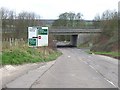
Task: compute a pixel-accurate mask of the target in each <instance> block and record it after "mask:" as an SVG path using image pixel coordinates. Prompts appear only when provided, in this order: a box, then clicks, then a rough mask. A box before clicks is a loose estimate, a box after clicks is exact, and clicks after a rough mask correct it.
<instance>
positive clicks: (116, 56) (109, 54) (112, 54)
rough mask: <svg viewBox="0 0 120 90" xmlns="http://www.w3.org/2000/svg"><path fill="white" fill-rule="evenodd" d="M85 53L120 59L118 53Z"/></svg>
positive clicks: (119, 53)
mask: <svg viewBox="0 0 120 90" xmlns="http://www.w3.org/2000/svg"><path fill="white" fill-rule="evenodd" d="M87 53H89V54H92V53H94V54H99V55H105V56H110V57H113V58H117V59H118V58H119V57H120V52H93V51H87Z"/></svg>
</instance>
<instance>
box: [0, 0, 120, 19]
mask: <svg viewBox="0 0 120 90" xmlns="http://www.w3.org/2000/svg"><path fill="white" fill-rule="evenodd" d="M119 1H120V0H0V7H5V8H8V9H10V10H14V11H16V12H17V13H19V12H21V11H28V12H35V13H36V14H39V15H40V16H41V18H42V19H56V18H58V16H59V14H61V13H64V12H70V11H72V12H74V13H78V12H80V13H82V14H83V18H84V19H86V20H92V19H93V18H94V16H95V15H96V14H100V15H101V14H102V13H103V11H105V10H108V9H109V10H114V9H115V10H116V11H117V10H118V2H119Z"/></svg>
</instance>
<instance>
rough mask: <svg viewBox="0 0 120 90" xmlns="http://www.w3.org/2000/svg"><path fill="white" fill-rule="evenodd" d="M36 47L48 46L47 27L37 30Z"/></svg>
mask: <svg viewBox="0 0 120 90" xmlns="http://www.w3.org/2000/svg"><path fill="white" fill-rule="evenodd" d="M38 46H48V27H41V28H38Z"/></svg>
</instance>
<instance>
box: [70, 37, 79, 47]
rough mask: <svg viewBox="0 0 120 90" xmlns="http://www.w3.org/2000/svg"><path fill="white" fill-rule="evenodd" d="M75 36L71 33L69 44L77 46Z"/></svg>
mask: <svg viewBox="0 0 120 90" xmlns="http://www.w3.org/2000/svg"><path fill="white" fill-rule="evenodd" d="M77 37H78V35H72V36H71V37H70V44H71V45H72V46H75V47H76V46H77Z"/></svg>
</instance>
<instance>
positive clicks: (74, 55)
mask: <svg viewBox="0 0 120 90" xmlns="http://www.w3.org/2000/svg"><path fill="white" fill-rule="evenodd" d="M59 50H60V51H62V53H63V55H62V56H60V57H59V58H58V59H57V60H55V61H52V62H50V63H49V64H47V65H45V66H43V67H39V68H37V69H35V70H32V71H29V72H28V73H26V74H24V75H23V76H21V77H19V78H17V79H15V80H13V81H11V82H10V83H8V84H6V87H7V88H21V87H23V88H117V87H118V61H117V60H116V59H113V58H109V57H106V56H101V55H90V54H87V53H85V52H84V50H82V49H76V48H61V49H59Z"/></svg>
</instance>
